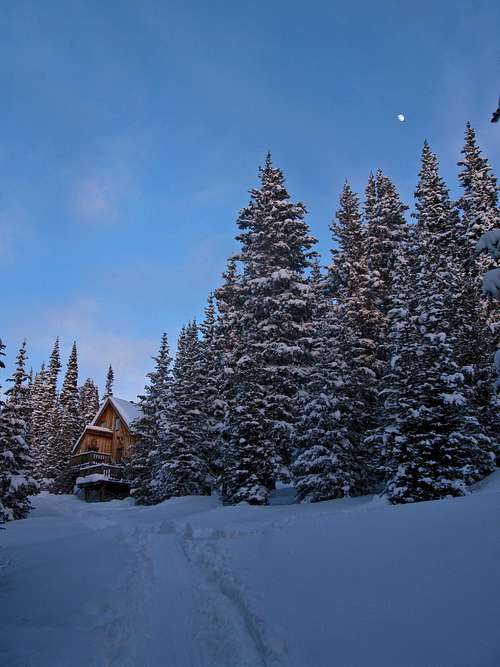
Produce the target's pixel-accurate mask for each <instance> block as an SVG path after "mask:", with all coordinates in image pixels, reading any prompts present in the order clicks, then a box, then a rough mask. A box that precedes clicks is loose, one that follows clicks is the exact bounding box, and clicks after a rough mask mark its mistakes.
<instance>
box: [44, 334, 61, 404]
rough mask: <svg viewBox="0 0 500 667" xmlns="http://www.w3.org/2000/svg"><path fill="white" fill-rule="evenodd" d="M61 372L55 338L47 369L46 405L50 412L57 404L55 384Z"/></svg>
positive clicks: (57, 340) (57, 342)
mask: <svg viewBox="0 0 500 667" xmlns="http://www.w3.org/2000/svg"><path fill="white" fill-rule="evenodd" d="M60 372H61V353H60V350H59V337H58V338H56V340H55V343H54V347H53V349H52V353H51V355H50V360H49V367H48V369H47V390H48V396H47V403H48V404H49V405H50V411H52V410H53V409H54V407H55V405H56V402H57V383H58V381H59V373H60Z"/></svg>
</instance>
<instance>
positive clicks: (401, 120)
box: [398, 113, 406, 123]
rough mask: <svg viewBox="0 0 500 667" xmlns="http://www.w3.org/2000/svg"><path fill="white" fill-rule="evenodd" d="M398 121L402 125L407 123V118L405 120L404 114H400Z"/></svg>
mask: <svg viewBox="0 0 500 667" xmlns="http://www.w3.org/2000/svg"><path fill="white" fill-rule="evenodd" d="M398 120H399V122H400V123H404V122H405V120H406V118H405V115H404V113H398Z"/></svg>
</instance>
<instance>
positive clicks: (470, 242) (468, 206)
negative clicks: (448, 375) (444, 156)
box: [453, 123, 500, 454]
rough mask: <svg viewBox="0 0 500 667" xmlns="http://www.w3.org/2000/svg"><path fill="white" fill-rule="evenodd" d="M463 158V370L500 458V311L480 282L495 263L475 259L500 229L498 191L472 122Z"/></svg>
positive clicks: (459, 245)
mask: <svg viewBox="0 0 500 667" xmlns="http://www.w3.org/2000/svg"><path fill="white" fill-rule="evenodd" d="M462 155H463V158H462V160H460V161H459V163H458V165H459V166H460V167H462V170H461V172H460V174H459V181H460V185H461V186H462V188H463V194H462V197H461V198H460V199H459V201H458V206H459V208H460V210H461V213H462V215H461V220H460V223H459V226H458V229H457V238H456V240H455V243H454V245H453V250H454V251H455V254H456V256H457V262H459V263H460V266H461V267H462V269H461V270H462V274H461V275H462V278H463V280H462V285H461V289H460V291H459V292H458V293H457V319H458V321H459V323H460V330H461V332H462V340H461V346H460V356H461V358H462V364H463V366H464V367H465V368H466V369H470V370H469V372H468V373H467V379H468V381H469V382H470V383H471V384H472V386H473V389H474V399H475V401H476V404H477V406H478V410H479V418H480V420H481V423H482V425H483V428H485V430H486V431H487V432H488V433H489V434H490V436H491V437H492V438H494V439H495V440H496V441H497V450H498V452H499V454H500V404H499V399H498V397H496V398H495V396H494V395H493V393H492V390H491V386H492V383H494V370H493V368H492V365H491V357H492V354H493V353H494V351H495V349H497V347H500V314H499V313H500V311H499V309H498V308H497V307H496V305H495V304H494V302H493V301H491V300H488V299H487V298H486V297H483V296H482V295H480V289H481V283H482V278H483V276H484V274H485V273H486V272H487V271H488V270H490V269H491V268H492V266H493V259H492V258H491V257H490V256H489V255H488V254H487V253H484V254H480V255H475V259H472V257H473V253H474V250H475V246H476V244H477V242H478V241H479V239H480V238H481V237H482V236H483V234H485V233H488V232H489V233H491V230H492V229H493V228H494V227H495V226H498V224H500V222H499V221H500V211H499V209H498V205H497V191H498V188H497V179H496V177H495V175H494V174H493V172H492V170H491V167H490V165H489V163H488V160H487V159H486V158H485V157H484V156H483V155H482V153H481V150H480V148H479V147H478V145H477V141H476V135H475V132H474V129H473V128H472V126H471V124H470V123H467V127H466V132H465V145H464V147H463V150H462ZM463 241H465V242H463ZM478 295H479V296H478Z"/></svg>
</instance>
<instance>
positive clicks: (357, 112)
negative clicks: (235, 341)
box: [0, 0, 500, 398]
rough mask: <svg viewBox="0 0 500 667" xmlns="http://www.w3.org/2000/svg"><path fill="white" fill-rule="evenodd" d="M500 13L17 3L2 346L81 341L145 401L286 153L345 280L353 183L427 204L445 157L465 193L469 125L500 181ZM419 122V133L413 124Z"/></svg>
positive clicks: (344, 6)
mask: <svg viewBox="0 0 500 667" xmlns="http://www.w3.org/2000/svg"><path fill="white" fill-rule="evenodd" d="M499 32H500V5H499V4H498V3H497V2H487V1H478V2H456V1H445V0H443V1H440V2H436V1H435V0H434V1H433V2H430V1H423V2H419V3H401V2H393V1H385V2H381V3H373V2H368V1H366V2H359V1H358V2H356V1H354V2H345V1H342V2H338V1H329V2H326V1H324V2H317V1H315V0H310V1H309V2H303V1H302V2H296V1H295V0H274V1H271V2H270V1H269V0H267V1H265V2H264V1H263V0H253V1H252V2H233V3H228V2H225V1H220V0H211V2H204V1H189V0H184V1H179V2H170V1H168V0H163V1H162V2H157V1H152V0H141V1H140V2H132V1H130V2H127V1H125V0H120V1H115V0H108V1H107V2H97V1H95V0H85V1H81V2H79V1H75V0H65V1H64V2H62V1H59V2H56V1H53V0H45V1H44V2H43V3H40V2H37V1H23V0H16V1H15V2H5V3H3V4H2V10H1V14H0V85H1V90H2V103H1V105H0V120H1V124H0V127H1V132H0V279H1V282H0V284H1V292H2V295H1V302H2V306H1V315H0V336H1V337H2V338H3V339H4V340H5V342H6V343H7V345H8V353H9V356H10V357H12V356H13V355H14V353H15V351H16V349H17V348H18V346H19V344H20V342H21V341H22V339H23V338H24V337H26V338H27V340H28V346H29V351H30V357H31V363H32V365H33V367H34V368H37V367H38V366H39V365H40V363H41V361H42V360H43V359H44V358H47V356H48V354H49V352H50V348H51V345H52V342H53V339H54V337H55V336H56V335H60V336H61V340H62V345H63V351H64V354H65V355H67V352H68V349H69V346H70V345H71V342H72V340H73V338H76V340H77V343H78V346H79V350H80V368H81V376H82V380H83V378H84V377H86V376H87V375H91V376H92V377H94V378H95V379H96V380H97V381H98V382H99V383H101V384H102V381H103V376H104V372H105V369H106V367H107V365H108V364H109V363H110V362H111V363H112V364H113V366H114V367H115V373H116V393H117V394H118V395H121V396H123V397H125V398H134V397H135V395H136V394H137V392H138V391H140V390H141V388H142V387H143V385H144V374H145V373H146V372H147V371H148V370H149V369H150V366H151V364H150V356H151V354H153V353H154V352H155V350H156V348H157V347H158V343H159V338H160V335H161V333H162V331H163V330H166V331H167V332H168V333H169V334H170V336H171V338H172V341H174V340H175V337H176V335H177V333H178V330H179V327H180V326H181V325H182V323H183V322H185V321H186V320H187V319H189V318H191V317H192V316H194V315H196V316H198V317H200V316H201V315H202V313H203V308H204V303H205V299H206V295H207V292H208V291H209V290H211V289H213V288H214V287H216V286H217V284H218V283H219V277H220V274H221V272H222V270H223V269H224V266H225V261H226V258H227V256H228V255H229V254H230V253H231V252H232V251H233V250H234V249H235V247H236V246H235V242H234V241H233V238H234V234H235V224H234V221H235V218H236V216H237V213H238V211H239V209H240V208H241V207H242V206H244V205H245V204H246V203H247V201H248V189H249V188H250V187H252V186H253V185H254V184H255V183H256V176H257V168H258V165H259V164H261V163H262V161H263V159H264V156H265V153H266V152H267V151H268V150H271V151H272V153H273V158H274V161H275V163H276V164H277V165H279V166H281V167H282V168H283V170H284V172H285V175H286V177H287V183H288V186H289V190H290V192H291V194H292V196H293V197H294V198H296V199H300V200H302V201H304V202H305V203H306V205H307V207H308V210H309V216H308V221H309V224H310V225H311V228H312V230H313V233H314V234H315V235H316V236H317V237H318V239H319V240H320V246H319V247H320V250H321V251H322V252H323V253H324V259H325V261H326V258H327V254H328V248H329V246H330V241H329V232H328V223H329V221H330V219H331V217H332V215H333V212H334V210H335V208H336V204H337V199H338V195H339V191H340V188H341V186H342V183H343V181H344V179H345V178H349V180H350V181H351V182H352V185H353V187H354V188H356V189H357V190H358V191H362V189H363V188H364V185H365V183H366V178H367V175H368V172H369V171H370V169H373V170H374V169H376V168H377V167H381V168H382V169H383V170H384V171H386V173H387V174H388V175H389V176H391V177H392V178H393V179H394V181H395V182H396V184H397V185H398V187H399V189H400V192H401V194H402V196H403V197H404V198H405V199H406V201H407V202H408V203H410V204H411V203H412V202H411V197H412V192H413V189H414V186H415V183H416V174H417V171H418V162H419V154H420V150H421V146H422V143H423V141H424V139H425V138H427V139H428V140H429V141H430V143H431V145H432V147H433V149H434V150H435V151H437V153H438V155H439V157H440V161H441V165H442V171H443V175H444V176H445V177H446V179H447V181H448V184H449V186H450V188H451V190H452V193H453V194H457V190H456V173H457V168H456V164H455V163H456V161H457V158H458V157H459V152H460V148H461V145H462V141H463V132H464V125H465V122H466V121H467V120H468V119H470V121H471V122H472V124H473V125H474V126H475V128H476V130H477V133H478V138H479V143H480V145H481V147H482V148H483V150H484V152H485V154H486V155H487V156H488V157H489V158H490V161H491V163H492V164H493V166H494V168H495V171H496V173H497V174H498V173H499V172H500V150H499V149H500V128H499V127H498V126H495V125H492V124H490V123H489V122H488V121H489V116H490V115H491V112H492V111H493V109H494V106H495V103H496V99H497V96H498V93H499V92H500V41H499V39H498V34H499ZM399 112H403V113H405V114H406V115H407V122H405V123H403V124H401V123H399V122H398V121H397V119H396V115H397V114H398V113H399Z"/></svg>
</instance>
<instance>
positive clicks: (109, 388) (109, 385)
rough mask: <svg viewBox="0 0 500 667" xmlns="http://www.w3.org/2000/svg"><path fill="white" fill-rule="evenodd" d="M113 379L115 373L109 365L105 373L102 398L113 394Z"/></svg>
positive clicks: (104, 398)
mask: <svg viewBox="0 0 500 667" xmlns="http://www.w3.org/2000/svg"><path fill="white" fill-rule="evenodd" d="M114 381H115V374H114V372H113V367H112V366H111V364H110V365H109V368H108V372H107V374H106V386H105V388H104V395H103V397H102V398H103V400H104V401H105V400H106V399H107V398H109V397H110V396H113V382H114Z"/></svg>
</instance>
